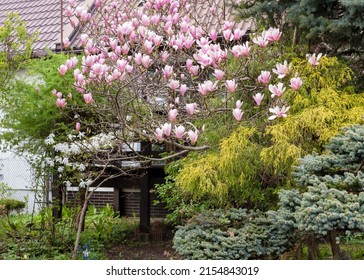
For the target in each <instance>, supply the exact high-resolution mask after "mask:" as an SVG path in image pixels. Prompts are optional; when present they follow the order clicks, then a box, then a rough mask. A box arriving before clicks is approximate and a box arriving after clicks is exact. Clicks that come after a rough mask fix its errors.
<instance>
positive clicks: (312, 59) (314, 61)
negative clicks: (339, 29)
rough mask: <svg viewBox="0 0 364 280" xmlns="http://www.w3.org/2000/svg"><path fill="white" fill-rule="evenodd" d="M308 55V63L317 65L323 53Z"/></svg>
mask: <svg viewBox="0 0 364 280" xmlns="http://www.w3.org/2000/svg"><path fill="white" fill-rule="evenodd" d="M307 56H308V63H310V64H311V65H312V66H316V65H318V64H319V61H320V59H321V56H322V53H319V54H318V55H317V56H316V54H312V55H311V56H310V55H307Z"/></svg>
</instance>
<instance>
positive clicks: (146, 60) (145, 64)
mask: <svg viewBox="0 0 364 280" xmlns="http://www.w3.org/2000/svg"><path fill="white" fill-rule="evenodd" d="M141 62H142V65H143V67H144V68H148V67H149V65H150V63H151V62H152V59H151V58H150V56H149V55H143V58H142V61H141Z"/></svg>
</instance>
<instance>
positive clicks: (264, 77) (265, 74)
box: [258, 71, 271, 84]
mask: <svg viewBox="0 0 364 280" xmlns="http://www.w3.org/2000/svg"><path fill="white" fill-rule="evenodd" d="M270 77H271V76H270V72H269V71H261V72H260V75H259V76H258V82H259V83H262V84H269V81H270Z"/></svg>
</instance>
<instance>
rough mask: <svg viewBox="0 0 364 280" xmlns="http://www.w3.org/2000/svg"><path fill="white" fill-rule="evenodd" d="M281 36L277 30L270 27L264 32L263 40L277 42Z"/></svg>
mask: <svg viewBox="0 0 364 280" xmlns="http://www.w3.org/2000/svg"><path fill="white" fill-rule="evenodd" d="M281 35H282V32H280V31H279V28H272V27H271V28H269V29H268V30H267V31H266V32H265V38H266V39H267V40H269V41H272V42H275V41H279V39H280V38H281Z"/></svg>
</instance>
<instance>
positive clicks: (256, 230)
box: [173, 209, 294, 260]
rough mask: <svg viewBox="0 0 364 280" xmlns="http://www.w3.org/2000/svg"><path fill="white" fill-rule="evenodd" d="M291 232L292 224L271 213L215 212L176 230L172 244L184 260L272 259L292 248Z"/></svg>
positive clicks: (200, 215)
mask: <svg viewBox="0 0 364 280" xmlns="http://www.w3.org/2000/svg"><path fill="white" fill-rule="evenodd" d="M292 230H293V223H292V222H290V220H284V219H282V216H279V215H277V213H276V212H273V211H272V212H267V213H260V212H254V211H248V210H246V209H229V210H222V209H218V210H210V211H205V212H203V213H201V214H198V215H197V216H195V217H194V218H193V219H191V220H190V222H189V223H188V224H187V225H186V226H180V227H178V229H177V232H176V234H175V236H174V239H173V243H174V248H175V249H176V251H177V252H178V253H179V254H180V255H181V256H182V257H183V258H185V259H214V260H237V259H276V258H278V257H279V256H280V255H281V254H282V253H284V252H285V251H287V250H289V249H290V248H291V247H292V246H293V241H294V238H293V235H292V234H293V232H292Z"/></svg>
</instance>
